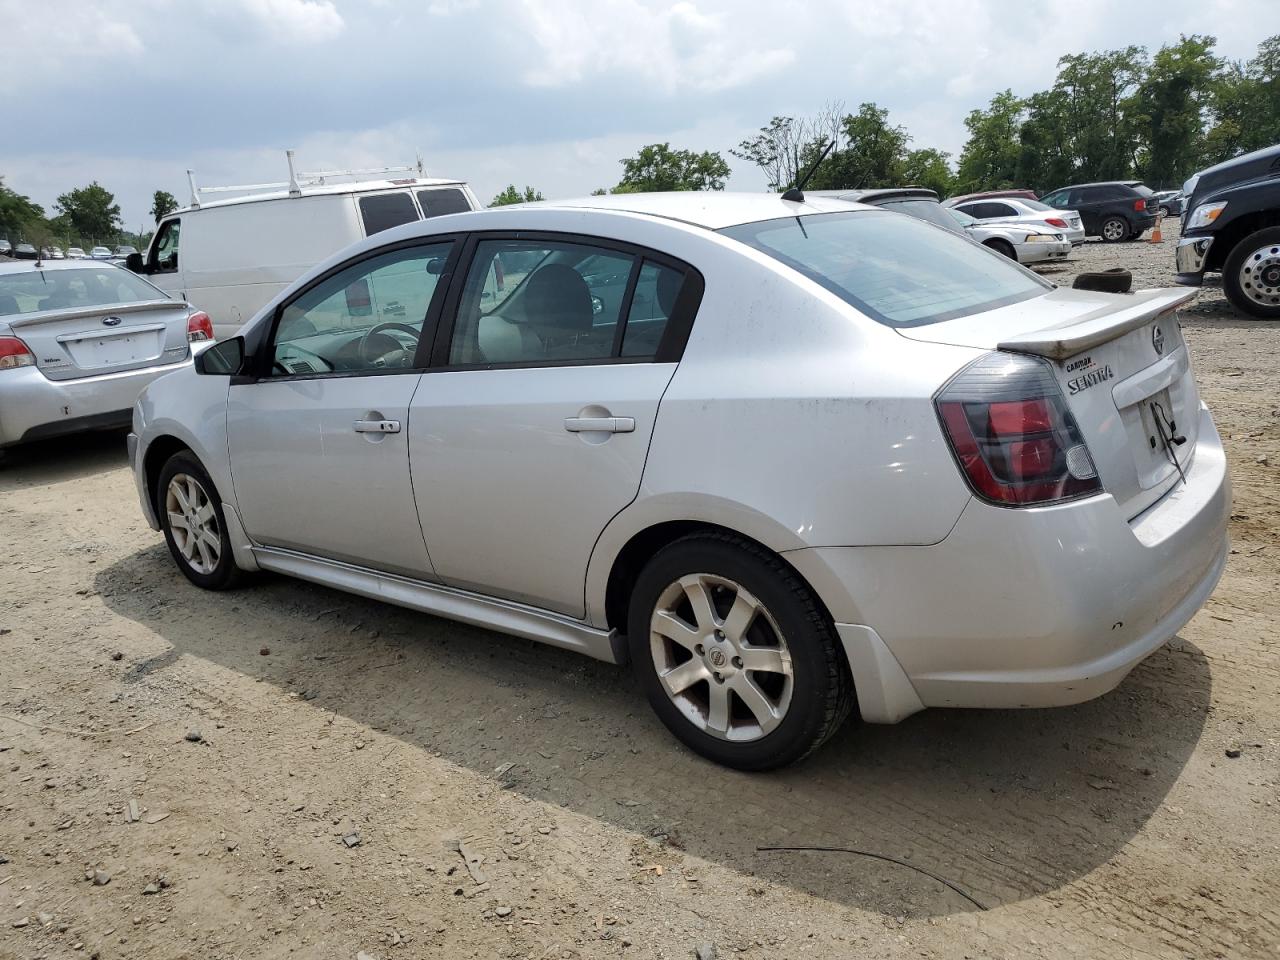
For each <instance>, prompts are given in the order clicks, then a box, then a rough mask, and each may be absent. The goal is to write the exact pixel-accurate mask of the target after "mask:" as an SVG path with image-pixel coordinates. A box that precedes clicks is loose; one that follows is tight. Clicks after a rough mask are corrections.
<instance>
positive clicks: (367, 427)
mask: <svg viewBox="0 0 1280 960" xmlns="http://www.w3.org/2000/svg"><path fill="white" fill-rule="evenodd" d="M352 427H353V429H354V430H355V432H356V433H399V432H400V421H399V420H357V421H356V422H355V423H354V424H352Z"/></svg>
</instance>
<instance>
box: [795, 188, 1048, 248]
mask: <svg viewBox="0 0 1280 960" xmlns="http://www.w3.org/2000/svg"><path fill="white" fill-rule="evenodd" d="M807 195H808V196H811V197H812V196H829V197H836V198H837V199H840V200H848V201H851V202H854V203H866V204H870V205H872V206H877V207H882V208H883V209H886V210H894V211H896V212H898V213H905V214H907V216H911V217H916V218H917V219H919V220H924V221H926V222H928V223H932V224H934V225H935V226H938V227H942V229H944V230H949V231H950V232H952V233H958V234H960V235H961V236H967V237H969V238H970V239H972V240H975V241H977V242H978V243H981V244H982V245H983V246H987V247H990V248H991V249H992V250H995V251H996V252H997V253H1000V254H1003V255H1004V256H1006V257H1008V258H1009V259H1011V260H1017V261H1018V262H1019V263H1042V262H1044V261H1046V260H1061V259H1065V258H1066V257H1067V255H1068V254H1070V253H1071V243H1070V241H1068V240H1067V239H1066V238H1065V237H1064V236H1063V235H1062V234H1061V233H1054V232H1051V231H1047V230H1044V229H1041V228H1038V227H1036V226H1032V227H1026V226H1021V225H1002V224H990V225H984V224H981V223H979V222H978V221H976V220H974V219H973V217H970V216H968V215H967V214H964V213H961V212H960V211H958V210H953V209H951V208H950V207H944V206H942V204H941V203H939V202H938V194H937V193H935V192H934V191H933V190H929V189H926V188H924V187H888V188H882V189H870V190H811V191H809V192H808V194H807ZM961 218H963V219H961ZM966 221H967V222H966Z"/></svg>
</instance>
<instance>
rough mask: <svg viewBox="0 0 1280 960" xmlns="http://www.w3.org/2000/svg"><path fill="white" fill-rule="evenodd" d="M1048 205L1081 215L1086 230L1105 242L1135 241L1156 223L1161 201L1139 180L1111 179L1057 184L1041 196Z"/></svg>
mask: <svg viewBox="0 0 1280 960" xmlns="http://www.w3.org/2000/svg"><path fill="white" fill-rule="evenodd" d="M1040 202H1041V203H1047V204H1048V205H1049V206H1051V207H1058V208H1060V209H1066V208H1068V207H1070V208H1071V209H1072V210H1075V211H1077V212H1078V213H1079V214H1080V218H1081V219H1082V220H1083V221H1084V229H1085V232H1086V233H1087V234H1088V235H1089V236H1091V237H1101V238H1102V239H1103V240H1105V241H1106V242H1107V243H1116V242H1117V241H1120V240H1134V239H1137V238H1138V237H1140V236H1142V234H1143V232H1145V231H1146V230H1147V229H1149V228H1150V227H1153V226H1155V223H1156V214H1157V213H1159V210H1160V204H1159V202H1158V201H1157V200H1156V199H1155V194H1154V193H1152V191H1151V190H1150V189H1149V188H1148V187H1145V186H1143V185H1142V184H1141V183H1136V182H1127V183H1126V182H1121V181H1112V182H1108V183H1081V184H1077V185H1075V186H1070V187H1060V188H1059V189H1057V190H1054V191H1052V192H1050V193H1046V194H1045V195H1044V196H1043V197H1041V198H1040Z"/></svg>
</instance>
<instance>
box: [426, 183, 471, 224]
mask: <svg viewBox="0 0 1280 960" xmlns="http://www.w3.org/2000/svg"><path fill="white" fill-rule="evenodd" d="M418 203H419V204H421V205H422V215H423V217H425V218H426V219H428V220H430V219H431V218H432V217H443V216H445V215H446V214H449V213H466V212H467V211H468V210H470V209H471V204H470V203H468V202H467V195H466V194H465V193H463V192H462V191H461V190H454V189H452V188H450V189H447V190H419V191H418Z"/></svg>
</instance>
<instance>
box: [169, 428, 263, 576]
mask: <svg viewBox="0 0 1280 960" xmlns="http://www.w3.org/2000/svg"><path fill="white" fill-rule="evenodd" d="M156 509H157V513H158V514H159V516H160V526H161V529H163V530H164V539H165V542H166V543H168V545H169V553H171V554H172V555H173V560H174V562H175V563H176V564H177V565H178V569H179V570H181V571H182V572H183V573H184V574H185V575H186V577H187V579H188V580H190V581H191V582H192V583H194V584H195V585H196V586H197V587H203V588H204V589H206V590H225V589H227V588H228V587H233V586H235V585H236V584H237V583H238V582H239V580H240V579H241V577H243V576H244V571H242V570H241V569H240V568H239V567H237V566H236V562H235V558H234V557H233V556H232V554H231V540H230V538H229V537H228V536H227V524H226V520H225V519H224V518H223V515H222V501H221V498H220V497H219V496H218V491H217V488H216V487H214V485H213V481H212V480H211V479H209V474H208V473H207V472H206V471H205V469H204V466H203V465H201V463H200V461H199V460H197V459H196V457H195V455H194V454H192V453H191V452H190V451H187V450H183V451H181V452H179V453H175V454H174V455H173V456H172V457H170V458H169V459H168V460H167V461H166V462H165V465H164V466H163V467H162V468H161V469H160V482H159V484H158V486H157V489H156Z"/></svg>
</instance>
